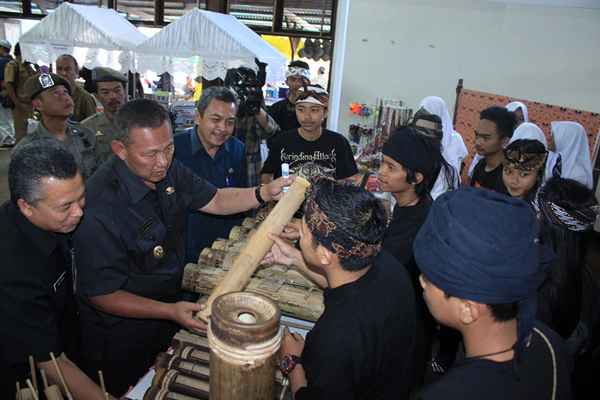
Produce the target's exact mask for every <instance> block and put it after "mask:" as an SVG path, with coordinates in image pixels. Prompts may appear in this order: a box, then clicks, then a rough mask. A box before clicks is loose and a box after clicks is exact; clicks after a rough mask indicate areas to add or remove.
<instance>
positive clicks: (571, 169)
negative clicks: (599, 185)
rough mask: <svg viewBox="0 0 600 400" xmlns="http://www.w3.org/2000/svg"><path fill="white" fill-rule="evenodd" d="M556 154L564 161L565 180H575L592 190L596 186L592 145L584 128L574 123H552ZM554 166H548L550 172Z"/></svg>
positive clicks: (563, 173) (562, 175) (563, 175)
mask: <svg viewBox="0 0 600 400" xmlns="http://www.w3.org/2000/svg"><path fill="white" fill-rule="evenodd" d="M552 134H553V135H554V143H555V144H556V152H557V153H558V154H560V157H561V160H562V172H561V174H560V176H561V177H563V178H569V179H574V180H576V181H578V182H580V183H582V184H584V185H586V186H587V187H589V188H590V189H591V188H592V186H593V185H594V183H593V178H592V161H591V159H590V145H589V142H588V137H587V133H586V132H585V129H584V128H583V126H581V125H580V124H578V123H577V122H572V121H552ZM553 167H554V165H551V166H548V168H549V169H550V171H552V168H553Z"/></svg>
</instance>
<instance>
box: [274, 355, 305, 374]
mask: <svg viewBox="0 0 600 400" xmlns="http://www.w3.org/2000/svg"><path fill="white" fill-rule="evenodd" d="M296 364H302V360H301V359H300V357H298V356H295V355H293V354H288V355H287V356H285V357H283V358H282V359H281V365H280V366H279V369H280V370H281V373H282V374H283V375H284V376H287V374H289V373H290V372H292V371H293V370H294V368H295V367H296Z"/></svg>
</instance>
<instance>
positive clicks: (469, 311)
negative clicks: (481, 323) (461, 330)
mask: <svg viewBox="0 0 600 400" xmlns="http://www.w3.org/2000/svg"><path fill="white" fill-rule="evenodd" d="M482 306H484V307H485V305H482V304H480V303H475V302H473V301H470V300H462V299H461V300H460V322H462V323H463V324H465V325H470V324H472V323H473V322H475V321H477V320H478V319H479V313H480V312H481V307H482Z"/></svg>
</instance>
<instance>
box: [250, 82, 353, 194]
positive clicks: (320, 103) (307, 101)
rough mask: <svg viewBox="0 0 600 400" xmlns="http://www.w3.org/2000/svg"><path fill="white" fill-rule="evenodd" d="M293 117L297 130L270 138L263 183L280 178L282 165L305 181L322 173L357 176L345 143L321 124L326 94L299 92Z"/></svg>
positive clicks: (311, 89) (315, 88) (312, 88)
mask: <svg viewBox="0 0 600 400" xmlns="http://www.w3.org/2000/svg"><path fill="white" fill-rule="evenodd" d="M298 93H299V97H298V100H297V101H296V116H297V118H298V121H299V122H300V128H298V129H294V130H291V131H288V132H284V133H282V134H280V135H278V136H277V137H275V138H274V139H273V142H272V143H271V146H270V150H269V156H268V157H267V159H266V161H265V164H264V166H263V169H262V171H261V179H262V181H263V183H265V184H266V183H269V182H271V181H272V180H273V178H278V177H280V176H281V164H283V163H287V164H289V166H290V174H296V175H299V176H301V177H303V178H306V179H311V178H312V177H314V176H316V175H318V174H320V173H325V174H327V175H329V176H331V177H333V178H335V179H336V180H342V179H344V178H347V177H349V176H352V175H354V174H356V173H358V169H357V168H356V162H355V161H354V156H353V155H352V150H351V149H350V144H349V143H348V140H347V139H346V138H345V137H344V136H342V135H340V134H339V133H336V132H333V131H330V130H328V129H324V128H322V127H321V123H322V122H323V120H324V119H325V117H326V116H327V113H328V111H329V110H328V109H327V106H328V105H329V94H328V93H327V91H326V90H325V89H322V88H320V87H318V86H308V87H307V89H304V88H301V89H300V90H299V92H298Z"/></svg>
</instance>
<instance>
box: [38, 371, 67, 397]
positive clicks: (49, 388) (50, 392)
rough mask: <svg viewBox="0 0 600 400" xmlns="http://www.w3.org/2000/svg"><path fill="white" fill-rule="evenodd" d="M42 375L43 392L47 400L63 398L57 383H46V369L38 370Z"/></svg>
mask: <svg viewBox="0 0 600 400" xmlns="http://www.w3.org/2000/svg"><path fill="white" fill-rule="evenodd" d="M40 374H41V375H42V382H44V394H45V395H46V399H47V400H64V397H63V395H62V393H61V392H60V389H59V387H58V385H48V378H46V371H44V370H43V369H42V370H40Z"/></svg>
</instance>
